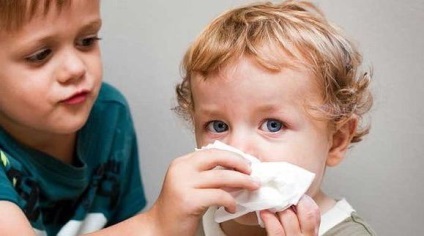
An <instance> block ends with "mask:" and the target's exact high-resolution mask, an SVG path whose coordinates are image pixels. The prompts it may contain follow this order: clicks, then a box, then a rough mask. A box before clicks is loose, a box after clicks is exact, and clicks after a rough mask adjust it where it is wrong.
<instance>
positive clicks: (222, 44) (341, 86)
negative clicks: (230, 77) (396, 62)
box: [175, 0, 372, 143]
mask: <svg viewBox="0 0 424 236" xmlns="http://www.w3.org/2000/svg"><path fill="white" fill-rule="evenodd" d="M264 46H273V47H275V48H281V49H282V50H283V51H284V53H285V54H286V55H289V57H290V58H288V59H289V60H287V58H282V56H281V55H279V53H278V52H275V53H271V54H274V55H270V53H269V51H265V48H264ZM244 55H247V56H252V57H253V58H255V60H256V61H257V62H258V63H259V64H260V65H261V66H263V67H265V68H267V69H269V70H271V71H279V70H281V69H282V68H283V67H284V66H291V65H292V64H293V63H292V62H295V63H296V62H302V61H306V63H307V67H308V68H311V70H312V72H313V73H314V75H315V76H316V77H317V83H318V84H319V86H320V87H321V88H322V91H323V92H322V97H323V99H324V104H322V105H320V106H319V107H314V108H315V109H317V110H318V111H320V112H321V114H324V115H325V117H326V118H328V119H329V120H330V121H333V122H334V123H333V124H334V125H336V126H337V125H338V124H342V123H344V122H345V121H347V120H348V119H350V118H351V117H352V116H356V117H358V120H359V121H360V123H359V127H358V129H357V132H356V133H355V134H354V137H353V139H352V142H353V143H354V142H359V141H360V140H361V138H362V137H363V136H364V135H365V134H367V133H368V132H369V128H370V127H369V126H368V125H366V126H365V127H363V126H364V125H363V124H362V122H361V121H362V117H363V115H364V114H365V113H366V112H367V111H368V110H369V109H370V107H371V105H372V95H371V93H370V91H369V82H370V78H371V74H370V73H369V72H364V71H362V70H361V69H360V66H361V64H362V56H361V54H360V53H359V52H358V50H357V49H356V47H355V46H354V44H353V43H352V42H351V41H350V40H349V39H348V38H347V37H346V36H344V35H343V33H342V31H341V30H340V29H339V28H338V27H336V26H334V25H333V24H331V23H330V22H328V21H327V20H326V19H325V17H324V15H323V13H322V12H321V11H320V10H319V9H318V8H317V7H316V6H315V5H314V4H312V3H310V2H307V1H292V0H289V1H285V2H283V3H280V4H273V3H255V4H251V5H248V6H244V7H240V8H236V9H233V10H229V11H227V12H224V13H223V14H222V15H220V16H218V17H217V18H215V19H214V20H213V21H212V22H211V23H210V24H209V25H208V26H207V27H206V28H205V29H204V31H203V32H202V33H201V34H200V35H199V36H198V37H197V39H196V40H195V41H194V42H193V43H192V45H191V46H190V47H189V49H188V50H187V52H186V54H185V56H184V59H183V62H182V70H183V73H184V74H183V81H182V82H181V83H179V84H178V85H177V87H176V93H177V101H178V106H177V107H176V108H175V111H176V112H177V114H179V115H180V116H182V117H183V118H184V119H186V120H188V121H191V114H192V112H193V111H194V104H193V100H192V92H191V86H190V80H191V79H192V78H193V75H194V74H200V75H202V76H203V77H204V78H205V79H207V75H209V74H211V73H214V72H217V71H219V69H221V68H223V67H224V66H225V65H227V64H228V63H230V61H232V60H235V59H238V58H240V57H241V56H244Z"/></svg>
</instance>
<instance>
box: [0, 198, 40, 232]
mask: <svg viewBox="0 0 424 236" xmlns="http://www.w3.org/2000/svg"><path fill="white" fill-rule="evenodd" d="M0 209H1V210H0V232H1V235H4V236H9V235H10V236H15V235H28V236H31V235H33V236H35V232H34V230H33V229H32V227H31V225H30V223H29V222H28V220H27V218H26V217H25V214H24V213H23V212H22V210H21V209H20V208H19V207H18V206H17V205H15V204H14V203H12V202H9V201H0Z"/></svg>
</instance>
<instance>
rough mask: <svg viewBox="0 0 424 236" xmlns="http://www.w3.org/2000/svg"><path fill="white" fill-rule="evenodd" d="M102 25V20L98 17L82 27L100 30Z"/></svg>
mask: <svg viewBox="0 0 424 236" xmlns="http://www.w3.org/2000/svg"><path fill="white" fill-rule="evenodd" d="M101 26H102V20H101V19H96V20H93V21H91V22H90V23H88V24H86V25H85V26H83V27H82V29H83V30H98V29H99V28H100V27H101Z"/></svg>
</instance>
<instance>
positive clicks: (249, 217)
mask: <svg viewBox="0 0 424 236" xmlns="http://www.w3.org/2000/svg"><path fill="white" fill-rule="evenodd" d="M234 221H235V222H237V223H239V224H241V225H259V223H258V218H257V217H256V213H255V212H251V213H249V214H246V215H243V216H240V217H238V218H235V219H234Z"/></svg>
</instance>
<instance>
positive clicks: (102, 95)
mask: <svg viewBox="0 0 424 236" xmlns="http://www.w3.org/2000/svg"><path fill="white" fill-rule="evenodd" d="M103 103H116V104H117V105H119V104H120V105H122V106H125V107H128V103H127V100H126V98H125V97H124V95H123V94H122V93H121V92H120V91H119V90H118V89H117V88H115V87H114V86H112V85H110V84H108V83H105V82H103V83H102V86H101V88H100V92H99V96H98V97H97V101H96V105H97V104H103Z"/></svg>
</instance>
